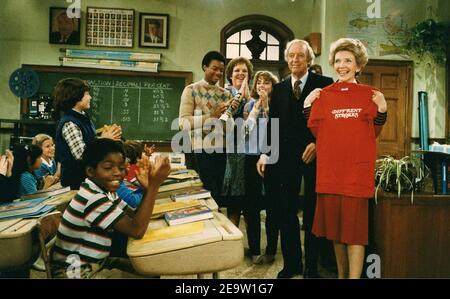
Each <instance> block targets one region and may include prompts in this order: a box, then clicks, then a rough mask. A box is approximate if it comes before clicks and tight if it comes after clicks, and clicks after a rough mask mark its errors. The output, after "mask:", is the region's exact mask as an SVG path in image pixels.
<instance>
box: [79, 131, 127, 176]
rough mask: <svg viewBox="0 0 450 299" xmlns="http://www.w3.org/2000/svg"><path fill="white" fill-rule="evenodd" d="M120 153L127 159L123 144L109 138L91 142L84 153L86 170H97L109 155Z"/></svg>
mask: <svg viewBox="0 0 450 299" xmlns="http://www.w3.org/2000/svg"><path fill="white" fill-rule="evenodd" d="M111 153H119V154H122V157H123V158H124V159H125V152H124V150H123V145H122V142H120V141H115V140H112V139H108V138H98V139H94V140H93V141H91V142H89V143H88V144H87V145H86V149H85V150H84V153H83V166H84V169H86V167H88V166H90V167H92V168H97V165H98V163H100V162H101V161H102V160H104V159H105V157H106V156H107V155H108V154H111Z"/></svg>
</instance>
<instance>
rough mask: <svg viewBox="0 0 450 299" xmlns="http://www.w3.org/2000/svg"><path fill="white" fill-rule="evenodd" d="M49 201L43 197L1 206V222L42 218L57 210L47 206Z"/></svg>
mask: <svg viewBox="0 0 450 299" xmlns="http://www.w3.org/2000/svg"><path fill="white" fill-rule="evenodd" d="M47 200H48V197H42V198H35V199H29V200H24V201H18V202H10V203H6V204H2V205H0V220H5V219H12V218H30V217H37V216H41V215H43V214H45V213H47V212H49V211H51V210H53V209H54V208H55V207H54V206H49V205H47V204H46V201H47Z"/></svg>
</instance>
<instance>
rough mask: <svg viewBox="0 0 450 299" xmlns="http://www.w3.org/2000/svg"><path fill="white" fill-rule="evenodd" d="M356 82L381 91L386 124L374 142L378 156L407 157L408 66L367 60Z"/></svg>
mask: <svg viewBox="0 0 450 299" xmlns="http://www.w3.org/2000/svg"><path fill="white" fill-rule="evenodd" d="M358 81H360V82H361V83H364V84H368V85H371V86H374V87H377V88H378V89H380V90H381V92H382V93H383V94H384V96H385V98H386V101H387V104H388V118H387V122H386V124H385V125H384V127H383V130H382V131H381V134H380V136H379V137H378V140H377V155H378V156H379V157H380V156H383V155H391V156H394V157H397V158H401V157H403V156H405V155H408V154H409V152H410V143H411V108H412V67H411V62H408V61H390V60H370V61H369V63H368V64H367V66H366V67H365V68H364V70H363V73H362V74H361V76H359V78H358Z"/></svg>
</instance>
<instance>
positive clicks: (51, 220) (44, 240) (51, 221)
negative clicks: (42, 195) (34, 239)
mask: <svg viewBox="0 0 450 299" xmlns="http://www.w3.org/2000/svg"><path fill="white" fill-rule="evenodd" d="M61 217H62V214H61V212H59V211H55V212H52V213H50V214H47V215H45V216H43V217H42V218H40V219H39V220H38V223H37V227H38V234H39V246H40V250H41V255H42V259H43V260H44V265H45V272H46V273H47V278H52V273H51V265H50V249H51V248H52V246H53V245H54V243H55V241H56V232H57V231H58V226H59V223H60V222H61Z"/></svg>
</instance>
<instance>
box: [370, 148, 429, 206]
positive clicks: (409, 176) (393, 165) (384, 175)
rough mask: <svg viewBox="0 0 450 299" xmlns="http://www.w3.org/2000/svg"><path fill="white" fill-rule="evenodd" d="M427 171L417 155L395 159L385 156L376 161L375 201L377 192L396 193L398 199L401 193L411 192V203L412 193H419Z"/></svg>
mask: <svg viewBox="0 0 450 299" xmlns="http://www.w3.org/2000/svg"><path fill="white" fill-rule="evenodd" d="M428 173H429V170H428V168H427V167H426V165H425V164H424V163H423V161H422V159H421V158H419V157H418V156H417V155H414V156H405V157H403V158H401V159H395V158H393V157H391V156H385V157H383V158H381V159H378V160H377V161H376V171H375V184H376V189H375V200H376V199H377V193H378V190H379V189H380V188H381V189H382V190H383V191H386V192H397V196H398V197H400V195H401V193H402V192H409V191H411V203H413V194H414V191H420V190H421V188H422V183H423V180H424V178H425V177H426V176H427V175H428Z"/></svg>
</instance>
